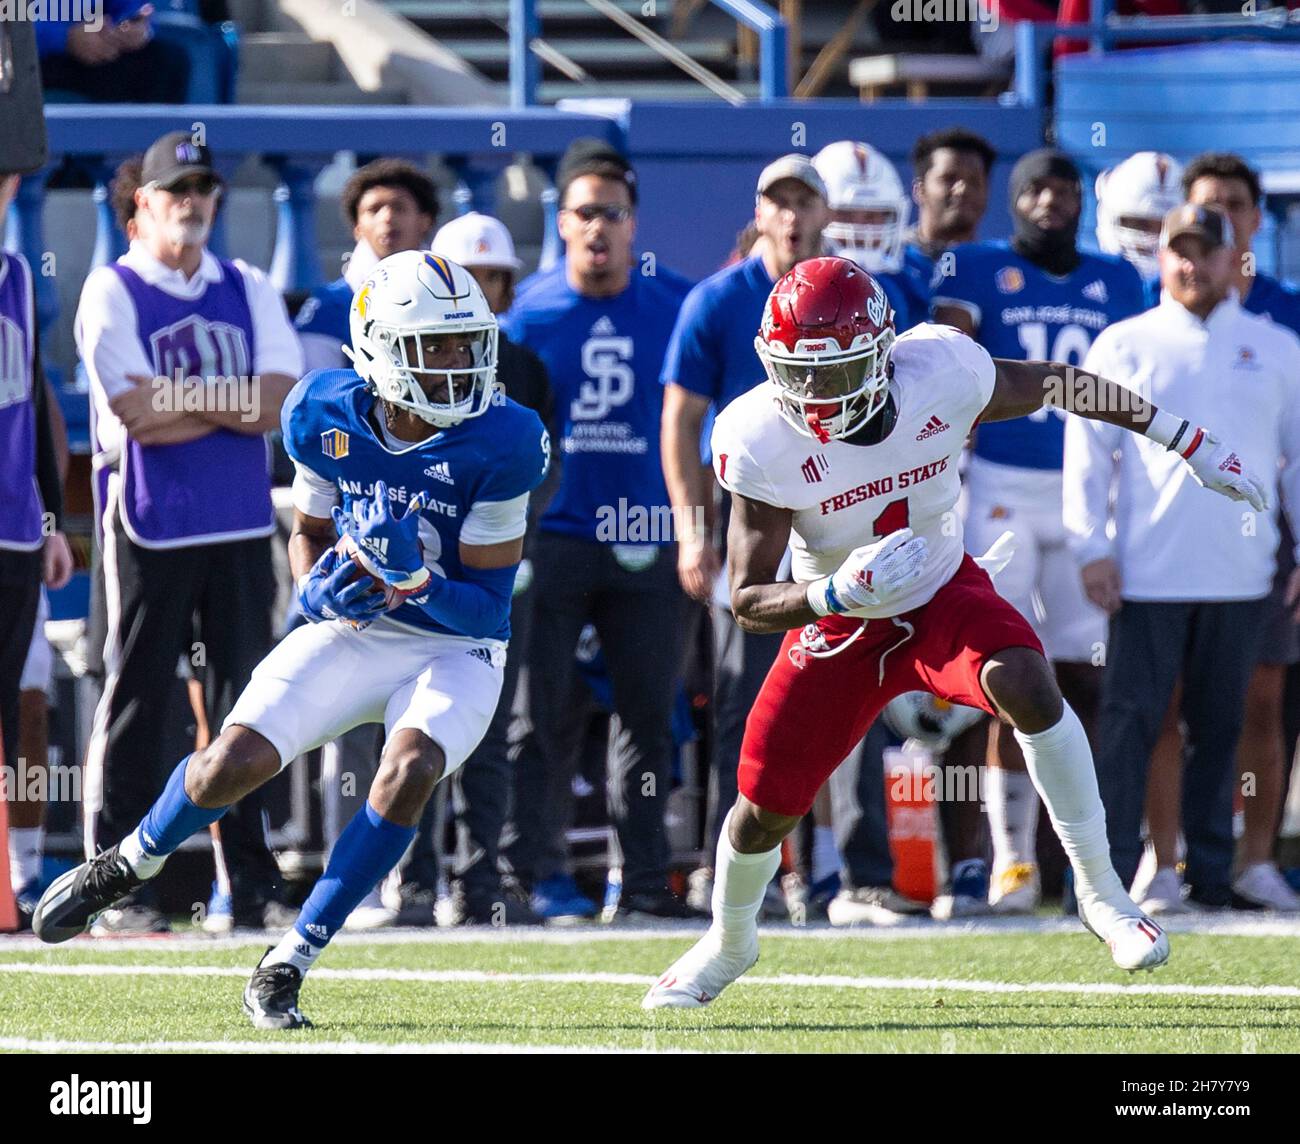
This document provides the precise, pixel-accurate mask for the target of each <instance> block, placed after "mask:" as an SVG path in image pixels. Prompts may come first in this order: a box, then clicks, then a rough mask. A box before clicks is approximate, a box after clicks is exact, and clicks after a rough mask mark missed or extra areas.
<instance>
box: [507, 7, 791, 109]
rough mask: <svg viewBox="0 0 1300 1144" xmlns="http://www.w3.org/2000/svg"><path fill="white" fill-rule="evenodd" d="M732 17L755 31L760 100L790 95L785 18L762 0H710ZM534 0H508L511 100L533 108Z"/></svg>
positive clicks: (536, 65)
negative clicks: (756, 35)
mask: <svg viewBox="0 0 1300 1144" xmlns="http://www.w3.org/2000/svg"><path fill="white" fill-rule="evenodd" d="M710 2H711V3H712V4H713V6H714V7H716V8H721V9H722V10H723V11H724V12H726V13H727V15H729V16H730V17H731V18H732V19H733V20H735V21H737V22H738V23H740V24H743V25H744V26H745V27H747V28H750V29H752V30H753V31H754V32H756V33H757V34H758V89H759V99H760V100H761V101H762V102H764V103H767V102H770V101H771V100H774V99H784V98H785V97H786V96H787V95H789V94H790V87H789V78H788V74H789V73H788V68H789V47H788V41H787V36H786V26H785V21H784V20H783V19H782V18H781V16H780V14H779V13H777V12H776V11H775V10H773V9H772V8H770V7H768V5H766V4H763V3H761V0H710ZM541 28H542V25H541V19H540V18H539V17H538V15H537V0H510V103H511V106H513V107H532V106H534V105H535V104H536V103H537V86H538V84H539V83H540V82H541V64H540V62H539V60H538V58H537V54H536V52H534V51H533V49H532V44H533V41H534V40H536V39H537V38H538V37H539V36H540V35H541Z"/></svg>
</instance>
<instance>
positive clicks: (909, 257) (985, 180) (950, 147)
mask: <svg viewBox="0 0 1300 1144" xmlns="http://www.w3.org/2000/svg"><path fill="white" fill-rule="evenodd" d="M996 158H997V152H996V151H994V150H993V147H992V145H991V144H990V143H989V142H988V140H987V139H985V138H984V137H983V136H981V135H976V134H975V133H974V132H973V131H967V130H965V128H962V127H948V128H945V129H944V130H942V131H932V132H931V133H930V134H929V135H922V136H921V138H920V139H918V140H917V141H916V143H915V144H913V146H912V201H913V202H914V203H916V210H917V216H916V226H915V227H914V228H913V229H912V231H911V232H910V233H909V234H908V236H907V243H906V245H905V246H904V248H903V258H904V266H905V267H906V269H907V270H908V271H909V272H910V273H911V274H912V275H913V276H914V277H915V278H916V279H917V280H918V281H920V282H923V283H924V284H925V290H926V294H927V296H928V294H929V291H930V279H931V278H932V277H933V276H934V263H935V260H936V259H937V258H938V257H939V255H941V254H942V253H943V252H944V251H945V250H951V249H952V248H953V247H954V246H957V245H958V244H959V243H963V242H974V241H975V236H976V233H977V231H978V230H979V225H980V220H982V219H983V218H984V211H985V209H986V208H987V207H988V201H989V172H990V171H992V169H993V160H994V159H996Z"/></svg>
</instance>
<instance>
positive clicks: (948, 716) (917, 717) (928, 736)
mask: <svg viewBox="0 0 1300 1144" xmlns="http://www.w3.org/2000/svg"><path fill="white" fill-rule="evenodd" d="M881 718H883V719H884V721H885V726H886V727H888V728H889V729H890V730H891V731H892V732H893V733H894V734H895V735H897V736H898V737H899V738H900V739H914V740H915V741H916V742H918V743H922V744H924V745H925V746H927V747H932V748H934V749H936V750H943V749H945V748H946V747H947V746H948V744H949V743H951V742H952V741H953V740H954V739H955V738H956V737H957V736H958V735H960V734H961V733H962V732H963V731H965V730H967V729H968V728H970V727H973V726H975V724H976V723H978V722H979V721H980V720H981V719H982V718H984V712H983V711H981V710H979V708H977V707H963V706H961V705H960V704H958V703H949V702H948V701H947V700H945V699H940V698H938V697H937V696H934V695H931V694H930V693H929V692H928V691H905V692H904V693H903V694H902V695H899V696H897V697H896V698H894V699H891V700H890V701H889V702H888V703H887V704H885V709H884V711H882V712H881Z"/></svg>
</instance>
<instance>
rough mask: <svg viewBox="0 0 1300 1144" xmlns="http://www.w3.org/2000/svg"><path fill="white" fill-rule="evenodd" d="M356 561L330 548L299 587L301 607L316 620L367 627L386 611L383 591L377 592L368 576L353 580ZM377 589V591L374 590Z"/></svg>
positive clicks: (312, 619) (303, 611)
mask: <svg viewBox="0 0 1300 1144" xmlns="http://www.w3.org/2000/svg"><path fill="white" fill-rule="evenodd" d="M356 571H357V565H356V562H355V561H353V560H343V561H341V562H340V560H339V554H338V553H337V552H335V551H334V549H333V548H327V549H326V550H325V551H324V552H323V553H321V557H320V559H319V560H317V561H316V563H315V564H314V565H313V566H312V570H311V572H310V573H309V574H308V576H307V579H306V580H304V581H303V583H302V585H301V586H300V587H299V589H298V607H299V608H301V609H302V614H303V615H304V616H306V617H307V618H308V619H309V620H311V622H312V623H313V624H319V623H322V622H324V621H326V620H343V621H344V622H345V623H349V624H351V625H352V626H353V627H356V628H358V629H361V628H364V627H367V626H368V625H369V624H370V622H371V621H372V620H374V619H375V617H376V616H379V615H382V614H383V612H384V606H385V603H384V597H383V594H382V593H379V592H373V588H374V585H373V584H371V583H370V581H369V580H368V579H364V578H363V579H361V580H357V581H355V582H352V577H353V575H354V574H355V573H356ZM372 592H373V594H372Z"/></svg>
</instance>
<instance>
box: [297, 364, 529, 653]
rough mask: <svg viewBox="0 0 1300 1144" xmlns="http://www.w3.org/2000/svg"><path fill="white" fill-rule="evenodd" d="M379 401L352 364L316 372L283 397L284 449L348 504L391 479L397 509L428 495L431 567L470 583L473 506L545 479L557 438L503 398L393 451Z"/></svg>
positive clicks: (397, 614)
mask: <svg viewBox="0 0 1300 1144" xmlns="http://www.w3.org/2000/svg"><path fill="white" fill-rule="evenodd" d="M376 401H377V398H376V397H375V395H374V394H373V393H372V392H371V391H370V389H369V388H367V386H366V383H365V382H364V381H363V380H362V379H361V377H360V376H359V375H358V374H357V373H356V371H354V370H350V369H327V370H317V371H315V372H314V373H309V374H308V375H307V376H306V377H305V378H303V379H302V380H301V381H300V382H298V384H297V385H296V386H294V388H293V391H292V392H291V393H290V394H289V397H288V399H287V400H286V401H285V404H284V410H283V412H282V414H281V423H282V426H283V429H284V443H285V448H286V449H287V450H288V453H289V455H290V456H291V457H292V458H293V459H294V460H295V461H297V462H298V463H299V464H301V465H303V466H305V467H306V468H308V469H310V470H311V471H312V472H314V473H316V474H317V475H318V476H320V477H322V478H324V479H326V480H329V481H332V482H333V483H334V485H335V486H336V487H337V488H338V490H339V496H340V499H341V501H342V504H343V507H344V509H345V510H348V511H352V506H353V504H354V502H358V501H363V502H364V501H369V500H371V499H373V496H374V489H375V482H376V481H383V482H384V483H385V484H386V485H387V486H388V491H389V498H390V500H391V501H392V502H393V504H394V507H395V510H396V511H398V512H399V513H400V511H401V510H402V508H403V506H405V505H407V504H409V503H410V500H411V498H412V497H414V496H415V495H416V494H418V493H421V492H423V493H424V494H425V495H426V497H427V498H428V499H427V503H426V504H425V507H424V508H423V510H422V511H421V512H420V543H421V544H422V545H423V547H424V563H425V566H426V567H427V568H429V570H430V571H431V572H433V573H434V575H436V576H442V577H444V578H446V579H449V580H463V579H464V578H465V575H464V569H463V567H462V565H461V562H460V533H461V529H462V528H463V527H464V524H465V518H466V516H467V515H468V514H469V511H470V509H471V508H472V507H473V505H474V504H476V503H477V502H480V501H505V500H511V499H513V498H515V497H518V496H522V495H523V494H525V493H529V492H531V491H532V490H533V489H535V488H536V487H537V486H538V485H539V484H541V482H542V478H543V477H544V476H545V473H546V467H547V464H548V462H549V459H550V453H549V450H550V445H549V438H548V437H547V435H546V431H545V429H544V428H543V426H542V422H541V419H540V418H539V417H538V416H537V414H536V413H534V412H533V411H532V410H531V409H528V408H525V407H524V406H522V405H519V404H517V403H516V402H514V401H511V400H510V399H509V398H507V397H505V396H504V395H499V396H498V398H497V399H495V400H494V401H493V402H492V404H491V405H490V406H489V407H488V409H487V412H485V413H483V414H482V415H481V416H479V417H473V418H470V419H469V420H467V421H463V422H461V423H460V424H459V425H456V426H453V427H452V428H450V429H444V430H443V431H441V432H439V433H435V434H434V435H433V436H432V437H430V438H428V439H427V440H425V441H422V442H419V443H413V444H412V445H411V446H410V448H407V449H404V450H402V451H401V452H394V451H393V450H391V449H390V448H389V447H388V446H387V445H385V444H384V443H383V442H382V441H381V439H380V437H379V434H378V431H377V430H376V429H375V427H374V426H373V424H372V423H371V418H370V414H371V411H372V410H373V409H374V407H375V404H376ZM391 615H392V618H393V619H395V620H398V621H400V622H402V623H404V624H409V625H411V626H413V627H419V628H424V629H426V630H428V631H432V632H445V633H451V634H453V635H454V634H459V633H456V632H455V631H454V629H452V628H448V627H446V626H445V625H443V624H440V623H438V622H437V621H436V620H434V619H431V618H430V617H429V616H428V615H426V614H425V613H424V612H423V611H421V610H420V609H419V607H418V606H416V605H415V604H414V603H407V604H403V605H402V606H401V607H399V608H397V609H396V610H395V611H394V612H392V613H391ZM509 633H510V629H509V624H508V623H507V624H505V625H504V626H503V628H502V630H501V631H500V632H498V633H497V634H496V638H498V639H507V638H509Z"/></svg>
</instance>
